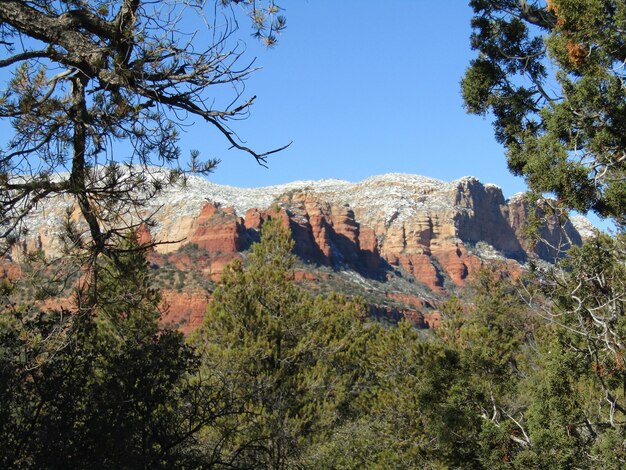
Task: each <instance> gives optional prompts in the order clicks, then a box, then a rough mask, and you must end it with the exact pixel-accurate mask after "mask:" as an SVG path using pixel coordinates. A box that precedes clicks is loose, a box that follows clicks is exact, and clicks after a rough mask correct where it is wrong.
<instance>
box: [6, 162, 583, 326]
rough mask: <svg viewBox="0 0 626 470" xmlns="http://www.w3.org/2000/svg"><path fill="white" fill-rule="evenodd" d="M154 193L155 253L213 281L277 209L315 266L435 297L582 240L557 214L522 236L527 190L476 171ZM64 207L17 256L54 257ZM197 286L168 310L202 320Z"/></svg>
mask: <svg viewBox="0 0 626 470" xmlns="http://www.w3.org/2000/svg"><path fill="white" fill-rule="evenodd" d="M151 204H152V206H154V207H152V206H149V207H147V208H146V213H150V212H151V211H153V209H155V208H157V207H162V208H161V209H160V210H159V211H157V213H156V215H155V216H154V219H153V222H154V224H153V225H152V226H151V227H150V228H149V229H148V227H146V226H142V227H141V228H140V230H139V231H138V238H139V239H140V241H141V242H142V243H146V244H148V243H152V242H157V243H158V242H164V241H167V242H170V243H167V244H161V245H159V244H157V245H156V246H155V249H154V256H169V257H170V258H171V259H169V262H170V263H172V264H173V265H175V266H177V267H178V268H179V269H183V270H187V271H193V270H195V271H196V272H197V271H200V272H201V274H202V275H203V276H205V277H206V278H207V279H212V280H217V279H219V277H220V274H221V272H222V271H223V269H224V266H225V265H226V264H227V262H230V261H232V260H233V259H235V258H237V257H240V256H241V253H242V252H243V251H245V250H246V249H248V248H249V246H250V244H251V243H253V242H255V241H258V240H259V237H260V229H261V226H262V224H263V222H264V221H265V220H266V219H268V218H270V217H271V218H279V219H280V220H281V221H282V223H283V225H284V226H285V227H288V228H289V229H290V230H291V233H292V236H293V239H294V241H295V251H296V253H297V254H298V256H299V257H300V258H301V259H302V260H303V261H305V262H306V263H308V264H309V266H310V267H311V270H313V271H314V270H315V269H316V268H315V266H325V267H329V268H333V269H337V270H340V271H341V270H348V271H354V272H355V273H358V275H359V276H360V277H362V278H364V279H371V280H376V281H380V282H386V281H388V280H390V279H392V278H394V277H397V276H401V277H403V278H405V279H408V280H409V281H410V282H414V283H417V284H419V285H421V286H423V287H424V288H425V289H426V290H427V291H429V292H431V293H432V295H434V296H441V295H444V294H446V293H447V292H449V291H450V290H454V289H455V288H456V287H458V286H463V285H464V284H465V283H466V282H467V281H468V280H469V279H471V278H472V275H473V274H474V273H476V271H477V270H478V269H480V267H481V266H482V264H483V263H485V262H488V261H489V260H492V259H499V260H500V261H502V262H504V263H505V264H506V265H507V266H508V269H509V270H511V271H513V272H516V271H517V272H519V271H520V270H521V266H520V262H524V261H525V260H526V259H527V258H528V257H530V256H538V257H539V258H542V259H544V260H546V261H554V259H555V258H557V257H558V256H559V255H560V252H559V249H558V247H562V248H563V249H567V248H569V247H570V246H571V245H572V244H579V243H580V242H581V237H580V235H579V233H578V232H577V231H576V229H575V228H574V226H573V225H572V224H571V223H570V222H569V221H566V222H564V223H559V221H557V220H556V219H549V220H548V223H547V224H545V225H544V226H543V227H542V228H541V231H540V232H541V235H542V236H543V237H544V238H545V242H543V243H539V244H537V245H536V246H531V244H530V243H529V242H528V241H527V240H526V238H525V237H524V224H525V222H526V221H527V220H528V212H529V206H528V204H527V203H526V202H525V201H524V199H523V198H522V197H518V196H516V197H514V198H512V199H511V200H510V201H506V200H505V199H504V197H503V195H502V191H501V190H500V188H498V187H496V186H493V185H483V184H482V183H480V182H479V181H478V180H476V179H474V178H470V177H467V178H462V179H460V180H458V181H453V182H449V183H447V182H443V181H439V180H434V179H431V178H425V177H421V176H415V175H398V174H392V175H383V176H378V177H372V178H369V179H367V180H364V181H362V182H360V183H348V182H345V181H337V180H322V181H318V182H297V183H290V184H288V185H283V186H274V187H268V188H256V189H245V188H232V187H228V186H219V185H215V184H212V183H209V182H207V181H206V180H202V179H199V178H194V177H192V178H190V180H189V181H188V183H187V187H186V189H177V188H169V189H167V190H166V191H165V192H164V193H163V194H162V195H161V196H160V197H158V198H155V200H154V201H152V202H151ZM68 207H69V202H68V201H67V200H57V201H49V202H48V203H47V204H46V205H45V206H44V207H42V208H41V209H40V213H35V214H34V215H33V216H32V217H30V218H29V221H28V223H29V226H30V227H29V228H30V229H31V230H30V233H31V234H32V235H31V236H29V237H28V238H26V239H25V240H23V241H22V243H21V244H20V245H19V248H16V249H15V250H14V252H13V254H12V255H13V259H16V260H19V259H20V257H21V256H22V255H23V253H24V251H29V250H43V251H44V252H45V253H46V254H47V255H48V256H49V257H54V256H58V255H59V254H60V253H59V243H58V242H57V241H56V240H57V238H58V237H57V235H58V233H59V232H60V230H61V228H60V223H57V224H56V225H55V223H54V222H55V221H57V222H58V221H61V220H62V218H63V214H65V212H66V210H67V208H68ZM171 242H174V243H171ZM186 245H195V246H197V248H198V249H200V250H202V251H203V252H204V253H206V259H204V261H203V262H202V263H201V264H198V263H196V264H194V263H191V262H189V260H187V259H186V258H185V256H184V255H182V254H177V253H179V250H180V249H181V248H184V247H185V246H186ZM180 253H182V252H180ZM300 278H301V279H304V280H306V279H308V280H311V279H318V280H319V279H320V276H311V275H302V276H300ZM311 282H315V281H314V280H311ZM164 287H165V288H166V289H167V288H169V287H170V286H164ZM355 293H358V291H356V292H355ZM400 294H401V293H400ZM199 296H200V294H198V295H196V296H194V294H193V293H189V292H187V293H184V294H174V293H171V292H170V293H168V294H167V295H166V296H165V297H166V300H168V302H169V303H170V304H171V305H170V307H171V308H170V320H172V321H180V320H181V319H183V320H184V319H185V318H187V319H188V320H189V319H192V320H193V321H191V323H194V324H195V323H197V322H198V321H199V320H198V315H199V314H198V312H196V311H195V310H197V309H200V308H205V307H206V302H207V301H208V300H207V299H206V298H202V299H200V298H199ZM405 297H406V296H405ZM398 298H399V297H398ZM406 299H410V296H409V297H406V298H405V300H406ZM403 302H404V304H405V305H407V309H405V310H402V309H400V310H398V311H400V312H401V313H400V314H401V315H402V316H406V317H408V318H412V319H413V320H414V321H415V323H416V324H420V325H422V326H424V325H426V326H428V325H436V324H437V322H438V321H439V320H438V319H439V317H438V314H437V313H436V312H435V311H434V310H432V309H431V307H432V305H431V306H430V307H424V308H422V307H420V308H419V309H418V308H417V307H416V305H424V301H423V299H417V298H414V299H412V300H411V299H410V300H409V301H403ZM176 306H180V308H178V307H176ZM372 308H373V310H372V311H373V312H374V313H376V314H377V315H387V316H393V314H391V313H389V308H388V307H386V306H374V307H372ZM429 309H430V310H429ZM179 310H181V311H182V310H184V311H185V312H187V313H181V311H179ZM391 310H393V309H391ZM418 311H419V312H418ZM385 312H387V313H385ZM407 312H409V313H407ZM410 312H413V313H410ZM416 312H418V313H419V314H418V313H416ZM200 315H201V314H200ZM188 324H190V323H189V322H188Z"/></svg>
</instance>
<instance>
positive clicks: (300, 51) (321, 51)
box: [181, 0, 525, 197]
mask: <svg viewBox="0 0 626 470" xmlns="http://www.w3.org/2000/svg"><path fill="white" fill-rule="evenodd" d="M279 3H280V4H281V6H282V7H284V8H285V9H286V11H285V15H286V17H287V24H288V28H287V30H286V31H285V32H284V33H283V34H282V35H281V36H280V38H279V44H278V46H277V47H275V48H273V49H271V50H264V49H263V48H261V47H260V46H258V45H256V44H255V43H254V40H253V39H252V38H250V39H249V40H248V41H247V42H248V49H249V52H251V53H254V54H257V56H258V59H257V63H256V65H258V66H260V67H262V70H260V71H258V72H257V73H255V74H254V75H253V76H251V77H250V79H249V80H248V82H247V85H246V87H247V89H246V97H249V96H252V95H257V96H258V98H257V101H256V104H255V105H254V106H253V108H252V114H251V116H250V118H249V119H248V120H246V121H242V122H237V123H235V125H234V126H233V128H234V129H235V130H236V131H237V132H238V134H239V135H240V136H241V137H242V138H243V139H245V140H246V142H247V144H248V145H250V146H252V147H254V148H255V149H256V150H263V151H264V150H268V149H271V148H274V147H278V146H281V145H283V144H285V143H287V142H289V141H290V140H293V144H292V146H291V147H290V148H289V149H287V150H285V151H283V152H282V153H280V154H277V155H275V156H272V157H270V160H269V168H268V169H266V168H262V167H260V166H258V165H257V164H256V163H255V161H254V160H253V159H252V158H250V157H248V156H247V155H245V154H243V153H241V152H236V151H230V152H228V151H224V150H223V142H221V140H220V139H219V136H218V135H217V134H213V133H211V132H210V131H208V130H207V128H206V126H203V125H201V124H200V123H199V124H197V125H195V126H194V127H193V128H192V129H191V130H190V131H189V132H188V134H185V135H183V136H182V141H181V144H182V147H183V149H184V150H187V149H192V148H197V149H199V150H201V151H202V156H204V157H212V156H219V157H222V164H221V165H220V166H219V167H218V168H217V170H216V172H215V173H214V174H213V175H211V176H210V177H209V178H210V179H211V180H212V181H214V182H216V183H221V184H229V185H236V186H246V187H252V186H265V185H271V184H279V183H285V182H289V181H294V180H304V179H321V178H339V179H345V180H349V181H360V180H362V179H364V178H367V177H368V176H372V175H377V174H382V173H390V172H402V173H414V174H421V175H425V176H431V177H435V178H439V179H443V180H453V179H456V178H460V177H462V176H465V175H472V176H475V177H477V178H479V179H480V180H481V181H483V182H484V183H495V184H497V185H499V186H501V187H502V188H503V191H504V195H505V197H509V196H511V195H513V194H514V193H516V192H519V191H522V190H524V188H525V186H524V182H523V180H521V179H520V178H515V177H513V176H511V175H510V173H509V172H508V170H507V168H506V161H505V157H504V152H503V149H502V148H501V146H500V145H498V144H497V143H496V142H495V139H494V137H493V131H492V128H491V123H490V122H489V120H485V119H483V118H481V117H477V116H470V115H467V114H466V113H465V111H464V109H463V106H462V99H461V94H460V86H459V81H460V79H461V77H462V76H463V73H464V70H465V68H466V67H467V65H468V63H469V60H470V59H471V58H472V57H474V55H475V53H474V52H472V51H471V50H470V48H469V35H470V17H471V10H470V8H469V7H468V6H467V3H466V2H465V1H463V0H443V1H440V2H432V1H426V0H395V1H393V2H379V1H374V0H371V1H370V0H365V1H364V0H340V1H338V0H308V1H307V0H283V1H282V2H279ZM248 26H249V25H248V24H244V23H243V22H242V23H241V28H242V32H243V33H244V34H242V36H243V37H246V33H247V31H246V29H247V28H248Z"/></svg>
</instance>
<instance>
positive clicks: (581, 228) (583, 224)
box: [569, 215, 597, 240]
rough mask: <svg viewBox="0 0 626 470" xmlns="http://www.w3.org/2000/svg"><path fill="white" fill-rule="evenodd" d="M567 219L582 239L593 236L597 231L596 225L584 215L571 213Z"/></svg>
mask: <svg viewBox="0 0 626 470" xmlns="http://www.w3.org/2000/svg"><path fill="white" fill-rule="evenodd" d="M569 220H570V222H571V223H572V225H573V226H574V228H575V229H576V230H577V231H578V233H579V234H580V237H581V238H582V239H583V240H585V239H587V238H591V237H593V236H594V235H595V233H596V231H597V228H596V226H595V225H593V224H592V223H591V221H590V220H589V219H587V217H585V216H584V215H571V216H570V218H569Z"/></svg>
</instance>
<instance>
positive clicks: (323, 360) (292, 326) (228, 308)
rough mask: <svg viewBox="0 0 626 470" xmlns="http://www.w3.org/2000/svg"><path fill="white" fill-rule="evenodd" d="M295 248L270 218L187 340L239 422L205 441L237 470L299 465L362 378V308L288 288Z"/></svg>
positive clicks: (336, 421)
mask: <svg viewBox="0 0 626 470" xmlns="http://www.w3.org/2000/svg"><path fill="white" fill-rule="evenodd" d="M292 247H293V242H292V241H291V240H290V239H289V234H288V233H287V232H286V231H285V230H284V229H282V228H281V226H280V222H279V221H277V220H274V221H269V222H267V223H266V224H265V225H264V227H263V235H262V241H261V242H260V243H258V244H255V245H253V247H252V254H251V255H250V265H249V267H248V268H247V269H244V267H243V265H242V264H241V263H240V262H238V263H235V264H234V265H232V266H231V267H230V268H229V269H228V270H227V271H226V272H225V273H224V276H223V279H222V287H221V288H220V289H218V290H217V291H216V293H215V299H214V301H213V302H212V303H211V305H210V307H209V311H208V313H207V316H206V318H205V322H204V324H203V326H202V328H201V329H200V330H199V331H198V332H197V334H196V335H195V336H194V339H193V343H194V344H195V345H196V346H197V348H198V351H199V353H200V354H201V357H202V363H203V370H205V371H207V372H208V371H211V372H212V373H213V375H215V376H216V377H217V378H218V380H220V381H223V383H225V385H226V387H227V389H228V394H229V395H231V396H232V397H233V398H234V400H235V403H236V407H238V408H240V409H241V410H242V412H243V416H245V418H246V419H242V418H241V416H232V417H230V418H226V419H224V420H223V421H222V422H220V423H219V424H218V426H217V427H216V428H214V429H212V430H207V436H206V442H207V445H209V446H214V445H216V444H215V443H216V442H222V446H223V451H224V452H225V456H226V457H225V458H228V459H229V461H231V462H232V463H233V465H236V466H240V467H255V468H291V467H294V466H296V465H298V462H300V463H301V462H302V461H303V459H304V455H305V453H307V452H308V453H309V454H311V452H312V451H311V448H312V447H314V446H315V445H316V443H318V442H322V441H323V439H324V437H325V436H327V435H328V433H329V432H330V431H331V430H332V429H333V428H334V427H336V426H338V425H340V424H341V423H342V421H345V420H346V419H347V418H348V417H349V415H350V408H351V406H350V402H351V400H352V399H353V398H354V396H355V395H356V394H357V393H358V391H359V388H360V387H359V384H360V383H361V382H362V381H363V380H364V379H365V378H364V377H363V376H362V375H361V373H360V372H359V368H358V364H359V362H360V361H361V360H362V358H363V356H364V354H365V344H366V339H367V336H368V334H367V330H366V329H365V328H364V327H363V325H362V320H363V318H362V317H363V311H364V308H363V306H362V305H361V304H360V303H359V302H355V301H348V300H346V299H344V298H340V297H337V296H334V297H330V298H327V299H325V298H312V297H311V296H310V295H309V294H308V293H306V292H305V291H304V290H302V289H301V288H300V287H298V286H297V285H296V284H294V282H293V281H292V280H291V279H290V278H291V276H292V272H291V268H292V267H293V263H294V258H293V255H292V254H291V253H290V252H291V249H292ZM308 458H310V459H315V457H314V456H313V455H310V456H309V457H308Z"/></svg>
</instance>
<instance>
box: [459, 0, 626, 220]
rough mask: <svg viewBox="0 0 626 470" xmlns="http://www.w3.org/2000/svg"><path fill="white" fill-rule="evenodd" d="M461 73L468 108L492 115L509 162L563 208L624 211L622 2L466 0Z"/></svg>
mask: <svg viewBox="0 0 626 470" xmlns="http://www.w3.org/2000/svg"><path fill="white" fill-rule="evenodd" d="M470 5H471V6H472V8H473V9H474V13H475V16H474V18H473V19H472V27H473V29H474V32H473V34H472V38H471V45H472V48H473V49H475V50H477V51H478V52H479V55H478V58H476V59H475V60H473V61H472V62H471V64H470V67H469V68H468V70H467V72H466V75H465V77H464V79H463V81H462V89H463V97H464V100H465V104H466V107H467V109H468V111H469V112H471V113H476V114H481V115H485V114H486V113H488V112H491V113H492V114H493V116H494V128H495V134H496V138H497V139H498V141H499V142H501V143H503V144H504V145H505V146H506V148H507V157H508V161H509V167H510V169H511V171H512V172H513V173H514V174H517V175H522V176H524V177H525V178H526V180H527V182H528V184H529V187H530V188H531V189H532V190H533V191H536V192H538V193H553V194H555V195H556V196H557V197H558V199H559V201H560V202H561V203H562V204H563V205H564V206H565V207H567V208H569V209H577V210H579V211H583V212H585V211H587V210H593V211H594V212H596V213H598V214H599V215H601V216H606V217H612V218H614V219H615V220H616V221H617V222H618V223H622V222H624V220H625V217H626V212H625V208H626V186H625V185H624V171H625V169H626V167H625V166H624V165H625V163H624V149H625V148H626V137H625V136H626V117H625V116H626V112H625V111H626V88H625V87H624V79H625V77H626V72H625V70H624V66H623V62H624V57H625V53H626V52H625V51H626V40H625V39H624V34H623V31H624V28H625V27H626V5H625V4H624V2H623V1H621V0H620V1H618V0H549V1H547V2H545V3H544V2H540V1H528V2H526V1H524V2H518V1H516V0H515V1H513V0H497V1H491V0H489V1H486V0H471V1H470Z"/></svg>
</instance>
